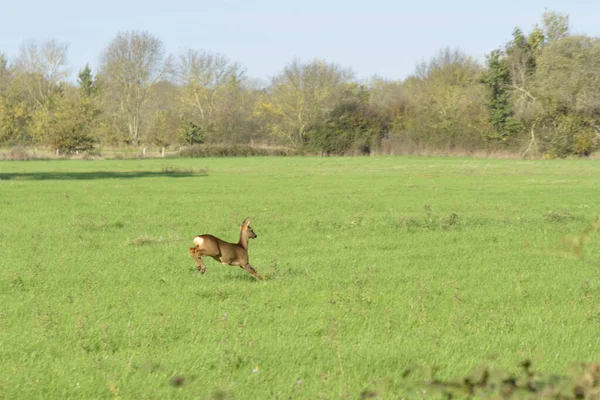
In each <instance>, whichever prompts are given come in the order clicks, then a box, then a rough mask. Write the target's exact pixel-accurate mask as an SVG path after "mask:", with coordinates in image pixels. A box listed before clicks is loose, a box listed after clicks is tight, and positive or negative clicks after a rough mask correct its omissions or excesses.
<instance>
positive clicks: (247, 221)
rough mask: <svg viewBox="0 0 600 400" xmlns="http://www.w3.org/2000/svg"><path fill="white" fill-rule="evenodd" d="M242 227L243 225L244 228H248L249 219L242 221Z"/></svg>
mask: <svg viewBox="0 0 600 400" xmlns="http://www.w3.org/2000/svg"><path fill="white" fill-rule="evenodd" d="M242 225H244V226H248V225H250V217H248V218H246V219H245V220H244V222H242Z"/></svg>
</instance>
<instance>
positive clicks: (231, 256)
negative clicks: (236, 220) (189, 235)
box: [190, 218, 264, 280]
mask: <svg viewBox="0 0 600 400" xmlns="http://www.w3.org/2000/svg"><path fill="white" fill-rule="evenodd" d="M256 237H258V236H257V235H256V233H254V231H253V230H252V227H250V218H246V219H245V220H244V221H243V222H242V226H241V227H240V241H239V242H238V243H229V242H226V241H224V240H221V239H219V238H218V237H216V236H213V235H198V236H196V237H194V247H190V254H191V255H192V257H193V258H194V261H196V265H197V268H198V272H200V273H201V274H204V273H205V272H206V265H205V264H204V261H203V260H202V257H204V256H208V257H212V258H213V259H214V260H215V261H218V262H220V263H221V264H228V265H237V266H239V267H240V268H243V269H245V270H246V271H247V272H248V273H249V274H250V275H252V276H253V277H254V278H255V279H256V280H259V279H264V276H262V275H260V274H259V273H257V272H256V270H255V269H254V268H252V266H251V265H250V262H249V261H248V239H254V238H256Z"/></svg>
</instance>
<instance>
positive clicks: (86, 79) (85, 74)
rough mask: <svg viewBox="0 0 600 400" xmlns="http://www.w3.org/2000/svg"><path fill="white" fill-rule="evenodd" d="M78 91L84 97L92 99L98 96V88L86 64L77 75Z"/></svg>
mask: <svg viewBox="0 0 600 400" xmlns="http://www.w3.org/2000/svg"><path fill="white" fill-rule="evenodd" d="M77 83H78V84H79V90H80V92H81V94H82V95H83V96H84V97H94V96H96V95H97V94H98V91H99V88H98V85H97V83H96V80H95V79H94V75H93V74H92V70H91V68H90V66H89V64H86V65H85V67H84V68H83V69H81V70H80V71H79V74H78V75H77Z"/></svg>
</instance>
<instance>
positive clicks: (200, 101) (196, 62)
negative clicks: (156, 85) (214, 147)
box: [177, 50, 245, 138]
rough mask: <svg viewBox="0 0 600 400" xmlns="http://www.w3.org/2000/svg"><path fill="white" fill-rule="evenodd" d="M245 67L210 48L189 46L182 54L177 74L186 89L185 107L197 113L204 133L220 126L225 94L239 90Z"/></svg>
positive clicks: (213, 130) (208, 132)
mask: <svg viewBox="0 0 600 400" xmlns="http://www.w3.org/2000/svg"><path fill="white" fill-rule="evenodd" d="M244 74H245V70H244V68H242V66H241V65H240V64H239V63H237V62H231V61H230V60H229V59H228V58H227V57H225V56H223V55H221V54H217V53H210V52H206V51H199V50H188V51H187V52H185V53H184V54H182V55H181V56H180V58H179V65H178V68H177V76H178V79H179V82H180V83H181V84H182V86H183V88H184V91H183V96H182V103H183V106H184V109H186V110H188V111H190V112H192V113H193V114H196V115H195V116H196V117H197V118H195V119H199V125H200V128H201V129H202V131H203V133H204V134H205V135H207V136H208V137H209V138H210V137H211V136H213V135H214V134H215V131H217V130H219V127H216V126H215V123H216V121H215V114H216V113H217V110H216V108H217V106H218V104H219V103H222V98H224V97H230V96H231V94H232V92H237V91H239V89H240V87H239V85H240V82H241V80H242V79H243V78H244Z"/></svg>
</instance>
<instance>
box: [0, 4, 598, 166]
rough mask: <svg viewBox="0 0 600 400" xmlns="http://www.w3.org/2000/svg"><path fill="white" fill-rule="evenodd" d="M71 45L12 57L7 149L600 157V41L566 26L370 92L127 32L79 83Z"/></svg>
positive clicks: (295, 66) (315, 67)
mask: <svg viewBox="0 0 600 400" xmlns="http://www.w3.org/2000/svg"><path fill="white" fill-rule="evenodd" d="M67 51H68V45H67V44H65V43H61V42H59V41H56V40H46V41H42V42H37V41H26V42H24V43H22V45H21V47H20V50H19V54H18V56H17V57H16V58H15V59H14V60H8V58H7V57H6V55H5V54H3V53H0V145H2V146H11V145H42V146H49V147H51V148H52V149H58V150H59V151H60V152H62V153H72V152H75V151H77V152H85V151H93V150H94V149H95V148H98V147H113V146H114V147H116V146H124V145H136V146H139V145H154V146H162V147H169V146H170V147H172V148H173V147H181V146H185V145H196V144H203V143H205V144H223V145H234V144H235V145H237V144H250V143H252V144H263V145H282V146H288V147H292V148H294V149H298V150H300V151H308V152H319V153H322V154H369V153H372V152H377V151H381V150H382V149H384V148H386V146H387V148H390V147H391V148H392V149H393V148H395V149H397V150H398V151H402V149H406V148H416V149H432V150H433V149H443V150H453V149H461V150H468V151H471V150H507V151H511V152H515V153H516V152H519V153H520V154H521V155H523V156H532V157H533V156H536V157H537V156H546V157H551V158H553V157H567V156H571V155H576V156H586V155H589V154H591V153H592V152H594V151H595V150H597V149H598V147H599V145H600V39H599V38H596V37H590V36H587V35H575V34H571V33H570V30H569V18H568V15H565V14H561V13H556V12H552V11H548V12H545V13H544V14H543V15H542V18H541V22H540V24H536V25H534V26H533V28H532V29H531V31H530V32H529V33H525V32H524V31H523V30H522V29H520V28H515V29H514V31H513V34H512V38H511V40H510V41H509V42H508V43H505V44H504V45H502V46H500V47H499V48H497V49H494V50H492V51H490V53H489V54H488V55H487V56H486V61H485V63H484V64H481V63H479V62H477V61H476V60H475V59H474V58H473V57H471V56H469V55H467V54H465V53H464V52H462V51H461V50H458V49H450V48H446V49H442V50H440V51H439V53H438V54H437V55H436V56H434V57H433V58H432V59H430V60H428V61H424V62H422V63H420V64H418V65H417V66H416V68H415V71H414V73H413V74H412V75H411V76H409V77H407V78H406V79H403V80H398V81H393V80H386V79H383V78H379V77H373V78H371V79H368V80H363V81H359V80H357V79H356V78H355V76H354V75H353V73H352V71H351V70H349V69H346V68H343V67H341V66H339V65H336V64H333V63H329V62H326V61H324V60H320V59H314V60H311V61H307V62H304V61H301V60H293V61H292V62H290V63H289V64H288V65H286V66H285V67H284V68H283V70H282V71H281V72H280V73H279V74H278V75H276V76H275V77H273V78H272V79H271V80H270V82H268V83H266V84H259V83H257V81H256V80H253V79H252V78H251V77H249V76H247V74H246V72H245V69H244V67H243V66H242V65H241V64H239V63H237V62H235V61H232V60H230V59H228V58H227V57H225V56H223V55H221V54H217V53H211V52H208V51H203V50H197V49H190V50H187V51H185V52H183V53H181V54H179V55H177V56H173V55H169V54H167V52H166V50H165V47H164V44H163V43H162V41H161V40H160V39H158V38H156V37H154V36H153V35H152V34H150V33H148V32H138V31H125V32H120V33H118V34H117V35H116V37H115V38H114V39H113V40H112V41H111V42H110V43H109V44H108V45H107V47H106V48H105V49H104V50H103V52H102V54H101V56H100V64H99V67H98V70H97V71H96V72H95V73H93V71H92V70H91V69H90V68H89V66H88V65H86V66H85V67H83V68H82V69H81V70H80V71H79V74H78V77H77V83H76V84H75V83H72V82H70V81H69V79H68V78H69V70H68V63H67Z"/></svg>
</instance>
